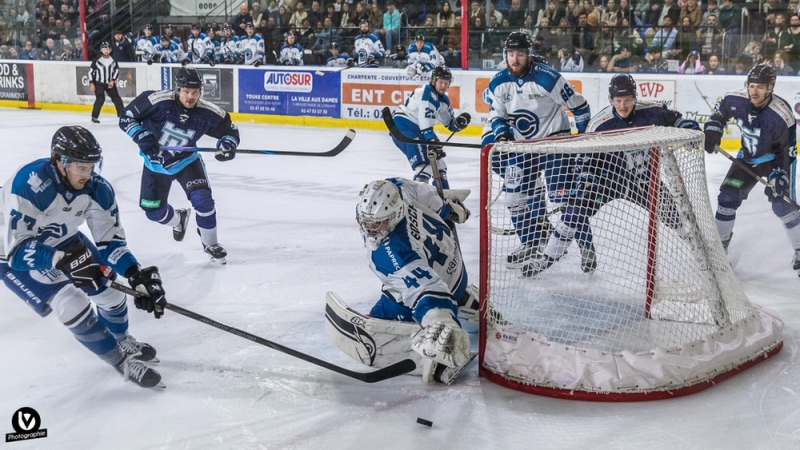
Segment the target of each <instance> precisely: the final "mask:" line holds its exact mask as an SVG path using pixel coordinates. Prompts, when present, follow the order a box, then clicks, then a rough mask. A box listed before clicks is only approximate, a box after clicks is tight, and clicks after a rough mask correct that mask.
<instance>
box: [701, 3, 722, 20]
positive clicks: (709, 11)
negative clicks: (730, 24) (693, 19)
mask: <svg viewBox="0 0 800 450" xmlns="http://www.w3.org/2000/svg"><path fill="white" fill-rule="evenodd" d="M710 16H714V17H716V18H717V23H719V0H708V2H706V11H705V12H704V13H703V25H705V24H707V23H708V18H709V17H710Z"/></svg>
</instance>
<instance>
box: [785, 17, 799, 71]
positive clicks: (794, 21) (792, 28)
mask: <svg viewBox="0 0 800 450" xmlns="http://www.w3.org/2000/svg"><path fill="white" fill-rule="evenodd" d="M786 33H787V34H788V36H787V37H788V38H789V43H788V44H786V46H784V47H783V50H784V51H785V52H786V53H787V54H788V55H789V65H791V66H792V68H793V69H797V68H798V66H800V16H798V15H797V13H792V15H791V16H789V28H787V29H786Z"/></svg>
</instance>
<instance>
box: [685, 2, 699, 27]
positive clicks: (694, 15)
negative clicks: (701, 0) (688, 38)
mask: <svg viewBox="0 0 800 450" xmlns="http://www.w3.org/2000/svg"><path fill="white" fill-rule="evenodd" d="M684 17H688V18H689V25H690V26H693V27H699V26H700V25H702V24H703V8H701V7H700V6H699V5H698V4H697V0H686V3H685V4H684V5H683V8H681V16H680V23H681V25H682V24H683V18H684Z"/></svg>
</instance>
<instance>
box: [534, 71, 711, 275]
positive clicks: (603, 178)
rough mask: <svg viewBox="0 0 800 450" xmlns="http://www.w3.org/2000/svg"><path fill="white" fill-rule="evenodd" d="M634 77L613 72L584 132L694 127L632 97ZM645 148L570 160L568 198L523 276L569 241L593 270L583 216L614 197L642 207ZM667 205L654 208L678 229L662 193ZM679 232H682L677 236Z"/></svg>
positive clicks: (674, 114)
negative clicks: (572, 179)
mask: <svg viewBox="0 0 800 450" xmlns="http://www.w3.org/2000/svg"><path fill="white" fill-rule="evenodd" d="M636 97H637V92H636V81H635V80H634V79H633V77H632V76H630V75H629V74H618V75H614V77H613V78H612V79H611V83H610V84H609V86H608V100H609V102H610V103H611V104H610V105H609V106H606V107H605V108H603V109H602V110H601V111H600V112H599V113H597V114H596V115H595V116H594V117H592V120H591V121H589V126H588V127H587V131H588V132H592V131H610V130H621V129H625V128H634V127H642V126H647V125H655V126H662V127H679V128H689V129H693V130H700V126H699V125H698V124H697V122H695V121H693V120H686V119H683V118H682V116H681V113H680V112H678V111H674V110H671V109H667V108H666V107H664V106H662V105H658V104H656V103H649V102H640V101H637V99H636ZM649 161H650V157H649V153H648V149H646V148H645V149H641V150H631V151H624V152H611V153H606V154H591V155H583V156H581V157H578V158H576V166H575V168H574V169H573V170H574V171H576V172H579V173H580V175H579V176H578V177H577V184H576V187H575V189H574V191H573V192H572V196H571V198H570V199H569V201H568V202H567V206H566V208H565V209H564V212H563V213H562V214H561V217H560V218H559V220H558V223H557V224H556V226H555V230H554V232H553V234H551V235H550V237H549V238H548V240H547V244H546V245H545V248H544V250H543V251H542V252H541V254H539V255H537V256H536V257H535V258H534V259H533V260H531V261H530V262H529V263H528V264H527V265H525V266H524V267H523V268H522V273H523V274H524V275H525V276H535V275H537V274H539V273H541V272H542V271H544V270H545V269H547V268H549V267H550V266H552V265H553V263H554V262H555V261H557V260H558V259H559V258H561V257H562V256H563V255H564V254H565V253H566V251H567V248H568V247H569V246H570V243H571V242H572V241H573V239H574V240H576V241H577V243H578V248H579V249H580V252H581V269H582V270H583V271H584V272H586V273H592V272H594V270H595V268H596V267H597V259H596V255H595V248H594V244H593V243H592V240H593V236H592V230H591V227H590V225H589V218H591V217H593V216H594V215H595V214H597V212H598V211H599V210H600V208H601V207H602V206H603V205H605V204H607V203H608V202H610V201H612V200H616V199H626V200H630V201H632V202H634V203H636V204H638V205H640V206H642V207H644V208H646V207H647V204H646V201H647V198H649V196H648V195H646V193H647V189H648V186H649V183H650V169H649ZM662 197H663V198H664V199H665V201H667V205H666V206H665V207H663V208H659V213H660V214H661V216H662V217H661V219H662V221H663V222H664V224H665V225H667V226H668V227H670V228H672V229H681V228H682V222H681V220H680V218H679V216H678V212H677V209H676V208H675V205H674V203H670V202H669V200H668V199H670V198H671V197H669V196H668V195H664V196H662ZM683 235H685V233H684V234H683Z"/></svg>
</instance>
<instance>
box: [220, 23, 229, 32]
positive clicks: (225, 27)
mask: <svg viewBox="0 0 800 450" xmlns="http://www.w3.org/2000/svg"><path fill="white" fill-rule="evenodd" d="M222 31H231V26H230V25H228V24H227V23H223V24H222Z"/></svg>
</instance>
